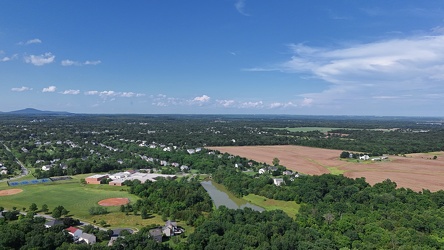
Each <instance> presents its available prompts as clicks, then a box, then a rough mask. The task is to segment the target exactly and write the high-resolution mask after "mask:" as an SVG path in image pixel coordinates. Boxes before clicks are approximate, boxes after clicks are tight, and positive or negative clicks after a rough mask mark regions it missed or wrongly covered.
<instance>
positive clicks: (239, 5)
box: [234, 0, 250, 16]
mask: <svg viewBox="0 0 444 250" xmlns="http://www.w3.org/2000/svg"><path fill="white" fill-rule="evenodd" d="M245 2H246V0H237V1H236V3H235V4H234V7H235V8H236V10H237V12H239V13H240V14H242V15H244V16H250V15H249V14H248V13H247V12H245Z"/></svg>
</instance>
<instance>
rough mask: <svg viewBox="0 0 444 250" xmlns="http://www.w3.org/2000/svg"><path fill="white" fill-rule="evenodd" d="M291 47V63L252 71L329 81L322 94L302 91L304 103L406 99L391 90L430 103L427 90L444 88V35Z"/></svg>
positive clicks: (353, 103)
mask: <svg viewBox="0 0 444 250" xmlns="http://www.w3.org/2000/svg"><path fill="white" fill-rule="evenodd" d="M435 30H438V28H436V29H435ZM439 30H440V29H439ZM289 48H290V49H291V51H292V52H293V56H292V57H291V58H290V59H289V60H288V61H286V62H283V63H281V64H278V65H274V66H272V67H264V68H260V67H258V68H253V69H249V70H250V71H269V70H275V71H282V72H288V73H297V74H298V75H299V76H300V77H302V78H306V77H307V76H308V78H315V79H316V78H317V79H320V80H323V81H324V82H326V83H329V85H328V86H327V88H325V89H324V90H322V91H320V92H313V93H304V94H300V95H299V96H301V97H302V98H304V99H303V100H302V101H301V103H300V104H299V105H300V106H305V107H308V106H315V105H324V107H328V106H329V105H332V106H334V105H342V108H347V107H348V108H349V109H354V108H356V109H357V107H358V106H359V105H360V108H361V109H363V108H365V107H366V105H368V104H371V102H372V100H375V99H378V100H379V101H380V102H383V101H384V100H386V101H389V100H392V101H393V100H401V99H399V98H391V97H392V96H395V95H387V93H396V96H398V95H411V96H412V97H417V98H422V100H424V101H427V100H426V99H425V96H426V94H430V93H436V92H439V93H442V92H444V73H443V72H444V35H436V36H415V37H408V38H403V39H399V38H398V39H389V40H382V41H375V42H370V43H365V44H352V45H348V46H346V47H342V48H315V47H309V46H306V45H305V44H293V45H289ZM388 97H390V98H388ZM378 105H379V103H378ZM275 106H279V105H278V104H275ZM378 107H379V106H378ZM399 107H401V106H399ZM399 107H398V108H399Z"/></svg>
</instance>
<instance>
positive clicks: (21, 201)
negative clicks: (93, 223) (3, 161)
mask: <svg viewBox="0 0 444 250" xmlns="http://www.w3.org/2000/svg"><path fill="white" fill-rule="evenodd" d="M11 188H19V189H23V192H21V193H19V194H16V195H11V196H3V197H0V206H3V207H5V208H6V209H11V208H12V207H18V208H22V207H26V208H28V207H29V205H31V203H35V204H37V206H38V207H39V208H40V207H41V206H42V205H43V204H47V205H48V208H49V210H50V211H51V210H52V209H53V208H54V207H56V206H58V205H62V206H64V207H65V208H66V209H67V210H68V211H70V215H72V216H74V217H76V218H84V219H90V218H91V216H90V215H89V213H88V209H89V208H90V207H92V206H97V202H99V201H100V200H103V199H108V198H117V197H123V198H129V199H130V201H132V202H135V201H136V200H137V197H136V196H135V195H131V194H129V193H128V191H126V188H125V187H114V186H109V185H83V184H80V181H79V180H78V179H73V180H70V181H58V182H53V183H50V184H36V185H25V186H17V187H7V188H5V187H4V186H2V187H1V189H2V190H3V189H11ZM109 210H110V211H117V210H118V207H110V208H109Z"/></svg>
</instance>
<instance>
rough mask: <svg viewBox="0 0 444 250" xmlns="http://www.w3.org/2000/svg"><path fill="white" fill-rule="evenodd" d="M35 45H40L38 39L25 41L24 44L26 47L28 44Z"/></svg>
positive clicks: (40, 41)
mask: <svg viewBox="0 0 444 250" xmlns="http://www.w3.org/2000/svg"><path fill="white" fill-rule="evenodd" d="M36 43H42V40H40V39H38V38H34V39H31V40H28V41H26V43H25V44H26V45H28V44H36Z"/></svg>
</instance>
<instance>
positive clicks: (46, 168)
mask: <svg viewBox="0 0 444 250" xmlns="http://www.w3.org/2000/svg"><path fill="white" fill-rule="evenodd" d="M51 167H52V166H51V165H45V166H43V167H42V170H43V171H48V170H50V169H51Z"/></svg>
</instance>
